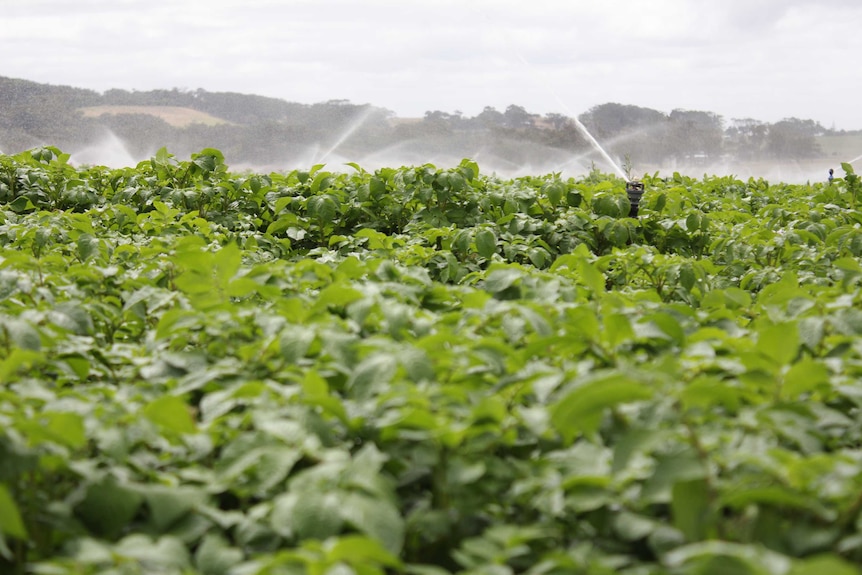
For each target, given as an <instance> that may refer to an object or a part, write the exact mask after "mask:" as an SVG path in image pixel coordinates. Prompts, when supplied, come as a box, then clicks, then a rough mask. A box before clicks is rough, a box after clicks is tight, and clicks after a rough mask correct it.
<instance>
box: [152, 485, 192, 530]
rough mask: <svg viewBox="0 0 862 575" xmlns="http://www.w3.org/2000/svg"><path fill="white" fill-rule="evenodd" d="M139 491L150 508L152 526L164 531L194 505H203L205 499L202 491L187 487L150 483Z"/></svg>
mask: <svg viewBox="0 0 862 575" xmlns="http://www.w3.org/2000/svg"><path fill="white" fill-rule="evenodd" d="M139 492H140V493H141V494H142V495H143V496H144V500H145V501H146V504H147V507H148V508H149V510H150V520H151V521H152V524H153V526H154V527H155V528H156V529H157V530H158V531H160V532H164V531H166V530H167V529H168V528H169V527H170V526H171V525H173V524H174V523H176V522H177V521H178V520H179V519H180V518H182V517H184V516H185V515H187V514H188V513H189V511H191V510H192V509H194V508H195V507H197V506H200V505H203V504H204V502H205V499H206V497H205V494H204V493H203V492H202V491H198V490H197V489H193V488H189V487H168V486H161V485H152V486H146V487H144V488H141V489H140V490H139Z"/></svg>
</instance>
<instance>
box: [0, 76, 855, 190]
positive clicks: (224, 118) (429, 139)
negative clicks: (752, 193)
mask: <svg viewBox="0 0 862 575" xmlns="http://www.w3.org/2000/svg"><path fill="white" fill-rule="evenodd" d="M0 103H2V106H0V150H3V151H5V152H7V153H16V152H19V151H22V150H26V149H31V148H34V147H37V146H41V145H54V146H57V147H59V148H61V149H62V150H64V151H66V152H68V153H71V154H72V158H73V161H78V162H87V163H92V162H95V163H106V164H109V165H129V164H135V163H137V162H138V161H140V160H143V159H147V158H149V157H151V156H152V155H153V154H154V153H155V151H156V150H158V149H159V148H161V147H167V148H168V149H169V150H170V151H171V152H172V153H174V154H176V155H177V156H179V157H188V156H189V155H190V154H192V153H195V152H197V151H199V150H201V149H203V148H207V147H213V148H218V149H220V150H222V152H223V153H224V155H225V158H226V160H227V162H228V163H229V164H230V165H236V166H248V167H257V168H266V169H273V170H280V169H289V168H294V167H308V166H310V165H313V164H316V163H339V164H343V163H345V162H348V161H349V162H358V163H360V164H361V165H363V166H365V167H366V168H368V169H374V168H377V167H381V166H387V165H406V164H424V163H436V164H437V165H449V164H453V163H457V162H458V161H460V159H461V158H465V157H469V158H475V159H477V160H480V161H482V162H483V165H485V166H487V167H488V169H489V170H493V171H496V172H498V173H500V174H506V175H514V174H519V173H524V172H525V171H528V172H534V173H535V172H543V173H547V172H563V171H565V172H568V173H584V172H586V171H589V170H590V169H592V168H593V167H594V166H597V167H599V168H600V169H603V170H608V171H610V166H608V165H604V161H603V160H602V158H601V157H600V156H599V155H598V154H597V153H596V152H595V150H594V149H593V148H592V147H591V146H590V144H589V143H588V142H587V140H586V139H585V138H584V136H583V134H582V133H581V132H580V131H579V129H578V128H577V127H576V125H575V123H574V122H573V120H572V118H569V117H567V116H565V115H563V114H556V113H549V114H545V115H539V114H534V113H531V112H529V111H528V110H526V109H524V108H523V107H521V106H518V105H515V104H512V105H510V106H508V107H507V108H506V109H505V110H503V111H498V110H496V109H494V108H493V107H490V106H489V107H486V108H485V109H484V110H483V111H482V112H481V113H479V114H477V115H476V116H474V117H467V116H464V115H462V114H461V113H460V112H455V113H447V112H442V111H439V110H434V111H428V112H426V113H425V115H424V117H422V118H409V119H408V118H396V117H395V116H394V114H393V113H392V112H391V111H389V110H386V109H383V108H378V107H375V106H373V105H371V104H353V103H351V102H348V101H345V100H330V101H327V102H321V103H315V104H303V103H298V102H290V101H287V100H283V99H279V98H271V97H266V96H259V95H253V94H240V93H235V92H208V91H206V90H203V89H197V90H179V89H177V88H173V89H170V90H150V91H140V92H139V91H128V90H121V89H111V90H107V91H106V92H104V93H99V92H96V91H93V90H86V89H82V88H75V87H71V86H54V85H50V84H41V83H38V82H32V81H29V80H23V79H14V78H4V77H0ZM578 119H579V120H580V121H581V122H582V123H583V124H585V125H586V126H587V127H588V129H589V130H590V132H591V133H592V134H593V135H594V136H595V137H596V138H597V139H598V141H599V142H601V143H602V144H603V146H604V147H606V148H607V151H608V152H609V153H610V155H611V157H613V158H615V159H616V160H617V162H618V163H619V164H621V165H622V164H626V165H627V166H630V167H631V169H632V170H633V172H632V173H634V174H643V173H645V172H647V171H648V172H650V173H652V172H654V171H656V170H662V171H668V170H670V171H671V172H672V171H680V172H682V173H689V174H695V175H701V174H703V173H705V172H706V171H710V172H712V173H724V174H727V173H733V174H737V175H738V174H747V173H752V172H755V173H763V171H762V170H763V168H762V166H764V165H767V166H770V167H771V166H787V167H790V168H791V172H789V173H792V174H793V175H792V177H793V178H794V179H795V180H799V181H805V180H807V179H809V178H820V177H821V174H822V173H825V169H827V168H828V167H837V162H840V161H849V160H851V158H855V157H856V156H858V155H859V154H860V153H862V149H859V148H860V146H859V144H860V142H862V134H859V133H847V132H843V131H836V130H827V129H825V128H823V127H822V126H821V125H819V124H818V123H816V122H813V121H811V120H801V119H797V118H788V119H785V120H782V121H780V122H776V123H774V124H767V123H764V122H760V121H758V120H754V119H743V120H740V119H725V118H722V117H721V116H718V115H716V114H714V113H711V112H708V111H697V110H681V109H676V110H673V111H671V112H670V113H665V112H662V111H659V110H653V109H649V108H643V107H639V106H634V105H626V104H619V103H607V104H602V105H599V106H595V107H594V108H592V109H590V110H588V111H586V112H584V113H582V114H580V115H579V116H578ZM800 166H805V167H804V169H800ZM809 166H810V168H809ZM778 173H780V174H785V173H788V172H787V171H779V172H778ZM782 177H783V176H782Z"/></svg>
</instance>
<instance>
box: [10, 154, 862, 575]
mask: <svg viewBox="0 0 862 575" xmlns="http://www.w3.org/2000/svg"><path fill="white" fill-rule="evenodd" d="M67 160H68V156H67V155H65V154H63V153H61V152H60V150H57V149H56V148H50V147H48V148H39V149H35V150H31V151H29V152H25V153H22V154H19V155H15V156H0V573H4V574H5V573H9V574H14V575H17V574H23V573H37V574H45V575H73V574H74V575H89V574H93V575H95V574H100V575H101V574H111V575H127V574H163V575H186V574H193V573H200V574H205V575H283V574H284V575H293V574H320V575H323V574H328V575H349V574H356V575H375V574H395V573H405V574H411V575H444V574H447V573H460V574H470V575H480V574H482V575H509V574H516V573H517V574H526V575H563V574H585V575H586V574H588V575H592V574H608V575H611V574H618V573H621V574H628V575H646V574H671V575H676V574H680V575H682V574H705V575H719V574H720V575H726V574H735V575H740V574H741V575H746V574H751V575H763V574H768V575H773V574H774V575H784V574H786V575H805V574H817V575H821V574H829V575H850V574H857V573H859V571H858V569H857V568H856V565H859V564H860V562H862V515H860V511H862V411H860V406H862V295H860V283H862V265H860V257H862V211H860V210H859V209H858V205H857V202H859V201H862V197H860V196H862V184H860V181H859V178H858V177H857V176H856V175H855V174H854V173H853V170H852V167H851V166H850V165H847V164H845V165H844V170H843V171H841V170H837V171H836V176H839V175H840V176H841V177H837V178H836V180H835V181H834V182H832V183H831V184H827V183H825V182H823V183H814V184H811V185H789V184H780V183H770V182H768V181H766V180H763V179H748V180H745V181H743V180H739V179H735V178H732V177H705V178H702V179H692V178H688V177H685V176H681V175H678V174H675V175H672V176H670V177H665V178H659V177H657V176H645V177H644V179H643V183H644V185H645V190H646V191H645V194H644V196H643V199H642V201H641V204H640V213H639V214H638V217H636V218H632V217H628V214H629V208H630V204H629V200H628V198H627V195H626V191H625V187H626V182H625V181H623V180H621V179H619V178H617V177H614V176H609V175H605V174H602V173H599V172H595V171H594V172H592V173H590V174H589V175H587V176H585V177H582V178H578V179H575V178H562V177H560V176H559V175H555V174H548V175H541V176H529V177H519V178H515V179H501V178H497V177H495V176H488V175H485V174H483V173H481V171H480V166H479V165H477V164H476V163H475V162H473V161H470V160H464V161H463V162H461V163H460V165H458V166H457V167H453V168H447V169H440V168H437V167H435V166H433V165H422V166H413V167H400V168H385V169H379V170H376V171H374V172H368V171H365V170H363V169H362V167H360V166H358V165H355V164H349V165H346V166H342V167H339V169H343V171H338V172H336V171H328V168H327V166H322V165H315V166H313V167H311V168H310V169H309V170H307V171H301V170H295V171H292V172H290V173H270V174H261V173H236V172H232V171H230V169H229V167H228V166H226V165H225V163H224V158H223V156H222V154H221V153H220V152H219V151H218V150H214V149H204V150H202V151H201V152H200V153H197V154H193V155H192V156H191V157H190V158H189V159H188V160H180V159H178V158H175V157H174V156H172V155H171V154H169V153H168V152H167V151H166V150H164V149H162V150H160V151H159V152H158V153H157V154H156V155H155V156H154V157H153V158H152V159H151V160H149V161H145V162H142V163H141V164H139V165H138V166H137V167H135V168H124V169H108V168H102V167H73V166H70V165H69V164H68V162H67Z"/></svg>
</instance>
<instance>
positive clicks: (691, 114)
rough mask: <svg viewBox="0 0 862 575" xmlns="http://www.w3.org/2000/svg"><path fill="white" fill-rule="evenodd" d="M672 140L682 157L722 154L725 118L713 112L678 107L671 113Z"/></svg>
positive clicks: (674, 147) (676, 154) (675, 150)
mask: <svg viewBox="0 0 862 575" xmlns="http://www.w3.org/2000/svg"><path fill="white" fill-rule="evenodd" d="M669 119H670V133H669V137H670V141H671V145H672V147H673V150H674V155H675V156H677V157H680V158H685V157H691V156H699V155H705V156H709V157H715V156H718V155H720V154H721V151H722V139H723V137H724V130H723V120H722V118H721V116H719V115H717V114H713V113H712V112H701V111H696V110H681V109H676V110H674V111H672V112H671V113H670V117H669Z"/></svg>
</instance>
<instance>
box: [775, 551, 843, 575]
mask: <svg viewBox="0 0 862 575" xmlns="http://www.w3.org/2000/svg"><path fill="white" fill-rule="evenodd" d="M827 573H828V574H829V575H859V574H860V570H859V568H858V567H857V566H855V565H853V564H852V563H848V562H847V561H845V560H844V559H842V558H841V557H838V556H836V555H820V556H817V557H811V558H809V559H803V560H801V561H797V562H795V563H794V564H793V569H791V570H790V573H789V574H788V575H826V574H827Z"/></svg>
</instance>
